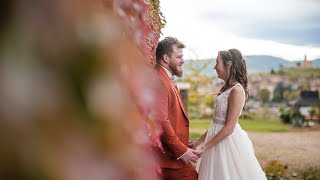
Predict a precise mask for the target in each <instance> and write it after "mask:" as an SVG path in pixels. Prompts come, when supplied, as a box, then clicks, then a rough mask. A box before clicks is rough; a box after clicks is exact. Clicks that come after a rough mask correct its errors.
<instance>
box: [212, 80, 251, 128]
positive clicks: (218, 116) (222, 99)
mask: <svg viewBox="0 0 320 180" xmlns="http://www.w3.org/2000/svg"><path fill="white" fill-rule="evenodd" d="M236 86H240V87H241V88H242V86H241V85H240V84H236V85H234V86H233V87H232V88H230V89H228V90H226V91H224V92H223V93H221V94H220V95H219V96H217V97H216V99H215V101H214V115H213V122H214V123H215V124H220V125H225V123H226V117H227V110H228V97H229V94H230V92H231V90H232V89H233V88H234V87H236ZM242 89H243V88H242ZM243 96H244V97H245V93H244V90H243ZM244 102H245V98H244V100H243V102H242V106H241V107H242V108H241V109H243V106H244ZM241 113H242V110H241V112H240V114H241ZM240 114H239V116H240Z"/></svg>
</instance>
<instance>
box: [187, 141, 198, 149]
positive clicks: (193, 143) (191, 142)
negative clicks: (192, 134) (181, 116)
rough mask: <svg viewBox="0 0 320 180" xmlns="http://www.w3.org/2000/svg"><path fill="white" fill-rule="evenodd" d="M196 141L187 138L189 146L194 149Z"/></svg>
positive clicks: (196, 144)
mask: <svg viewBox="0 0 320 180" xmlns="http://www.w3.org/2000/svg"><path fill="white" fill-rule="evenodd" d="M198 145H199V144H198V141H192V140H189V148H191V149H196V147H197V146H198Z"/></svg>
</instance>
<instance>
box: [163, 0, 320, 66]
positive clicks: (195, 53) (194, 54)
mask: <svg viewBox="0 0 320 180" xmlns="http://www.w3.org/2000/svg"><path fill="white" fill-rule="evenodd" d="M160 6H161V10H162V12H163V13H164V15H165V17H166V20H167V25H166V27H165V28H164V29H163V36H176V37H178V38H179V39H180V40H181V41H183V42H184V43H185V44H186V45H187V47H188V48H187V49H186V51H185V52H186V53H185V54H186V59H190V58H191V59H203V58H213V57H215V56H216V53H217V52H218V51H219V50H223V49H229V48H238V49H240V50H241V51H242V52H243V53H244V54H246V55H259V54H265V55H272V56H276V57H281V58H284V59H287V60H301V59H302V58H303V57H304V54H307V56H308V58H309V59H311V60H312V59H316V58H320V10H319V9H320V0H282V1H280V0H278V1H277V0H237V1H235V0H162V1H161V2H160Z"/></svg>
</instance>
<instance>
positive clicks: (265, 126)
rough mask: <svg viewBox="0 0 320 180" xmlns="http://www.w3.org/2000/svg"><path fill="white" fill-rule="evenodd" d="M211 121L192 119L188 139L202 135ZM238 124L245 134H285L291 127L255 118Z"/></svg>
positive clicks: (274, 121)
mask: <svg viewBox="0 0 320 180" xmlns="http://www.w3.org/2000/svg"><path fill="white" fill-rule="evenodd" d="M210 122H211V120H208V119H201V120H199V119H194V120H190V138H191V139H197V138H199V137H200V136H201V134H202V133H204V132H205V131H206V130H207V129H208V127H209V125H210ZM239 123H240V125H241V127H242V129H243V130H245V131H247V132H285V131H288V130H289V129H290V127H291V125H285V124H282V123H281V122H280V121H279V120H278V119H265V118H260V117H256V118H255V119H252V120H251V119H250V120H243V119H240V120H239Z"/></svg>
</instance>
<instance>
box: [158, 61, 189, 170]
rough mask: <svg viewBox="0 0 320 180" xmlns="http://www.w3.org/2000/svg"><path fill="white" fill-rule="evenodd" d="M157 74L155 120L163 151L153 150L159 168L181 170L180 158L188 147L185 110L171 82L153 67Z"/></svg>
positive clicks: (187, 122)
mask: <svg viewBox="0 0 320 180" xmlns="http://www.w3.org/2000/svg"><path fill="white" fill-rule="evenodd" d="M154 69H155V71H156V72H157V74H158V77H159V79H158V80H159V82H160V87H159V88H158V89H157V91H156V92H157V94H156V101H157V102H156V103H157V107H156V109H155V114H154V115H155V118H157V120H159V122H160V123H161V126H162V131H163V132H162V135H161V142H162V145H163V151H161V150H160V149H159V148H156V149H155V151H156V152H155V153H156V156H157V158H158V161H159V163H160V167H161V168H172V169H176V168H181V167H183V166H185V163H184V162H183V161H182V160H177V158H179V157H180V156H182V155H183V154H184V153H185V152H186V151H187V147H188V142H189V120H188V116H187V112H186V109H185V107H184V104H183V101H182V98H181V96H180V93H179V92H178V89H176V88H175V86H174V84H173V82H172V80H171V79H170V78H169V77H168V75H167V73H166V71H165V70H164V69H163V68H162V67H161V66H160V65H155V67H154Z"/></svg>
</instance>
